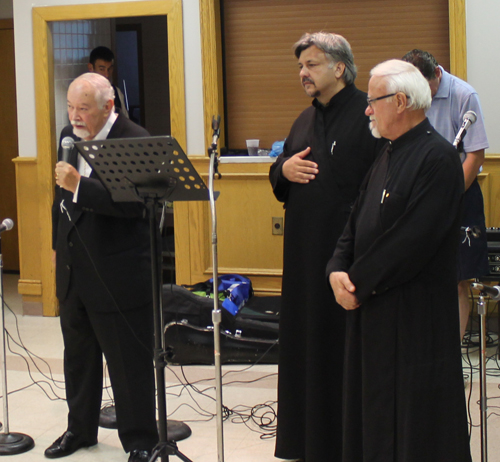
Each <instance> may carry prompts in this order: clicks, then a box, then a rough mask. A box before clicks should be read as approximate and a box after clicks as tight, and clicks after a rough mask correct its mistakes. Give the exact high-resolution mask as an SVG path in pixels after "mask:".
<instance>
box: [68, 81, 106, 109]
mask: <svg viewBox="0 0 500 462" xmlns="http://www.w3.org/2000/svg"><path fill="white" fill-rule="evenodd" d="M82 82H87V83H89V84H90V85H91V87H92V88H93V89H94V91H95V94H94V96H95V100H96V103H97V106H98V107H99V109H102V108H103V107H104V105H105V104H106V103H107V102H108V101H109V100H114V99H115V90H114V89H113V87H112V86H111V84H110V83H109V80H108V79H107V78H106V77H103V76H102V75H100V74H97V73H95V72H87V73H86V74H82V75H80V76H79V77H77V78H76V79H75V80H73V82H71V85H70V86H77V85H81V84H82Z"/></svg>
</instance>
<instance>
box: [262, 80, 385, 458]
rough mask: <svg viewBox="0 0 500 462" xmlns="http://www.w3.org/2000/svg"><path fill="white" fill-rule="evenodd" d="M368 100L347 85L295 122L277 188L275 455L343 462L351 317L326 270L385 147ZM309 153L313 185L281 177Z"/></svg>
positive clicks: (274, 173) (276, 171)
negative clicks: (280, 231) (280, 238)
mask: <svg viewBox="0 0 500 462" xmlns="http://www.w3.org/2000/svg"><path fill="white" fill-rule="evenodd" d="M365 109H366V94H365V93H363V92H361V91H359V90H358V89H356V87H355V86H354V85H350V86H348V87H346V88H344V89H343V90H341V91H340V92H339V93H338V94H337V95H335V96H334V97H333V98H332V100H331V101H330V103H329V105H328V106H326V107H324V106H321V105H320V104H319V103H318V102H317V100H314V102H313V106H311V107H309V108H308V109H306V110H305V111H304V112H303V113H302V114H301V115H300V116H299V117H298V119H297V120H296V121H295V123H294V125H293V126H292V129H291V131H290V134H289V136H288V138H287V140H286V143H285V147H284V152H283V154H282V155H281V156H280V157H279V158H278V159H277V161H276V163H275V164H274V165H273V166H272V167H271V171H270V180H271V183H272V186H273V190H274V193H275V195H276V197H277V199H278V200H280V201H282V202H284V203H285V208H286V216H285V241H284V262H283V285H282V305H281V312H280V336H279V341H280V358H279V383H278V400H279V403H278V433H277V442H276V456H277V457H281V458H284V459H293V458H305V459H306V460H307V462H327V461H328V462H329V461H339V460H340V457H341V443H342V440H341V425H342V423H341V407H342V369H343V354H344V343H345V313H344V311H343V309H342V308H341V307H339V306H338V305H337V304H336V303H335V299H334V298H333V295H332V293H331V291H330V290H329V289H328V286H327V285H326V284H325V280H324V272H325V267H326V264H327V262H328V260H329V258H330V257H331V256H332V253H333V250H334V248H335V244H336V241H337V239H338V237H339V236H340V234H341V233H342V230H343V229H344V226H345V223H346V221H347V218H348V216H349V213H350V211H351V207H352V205H353V203H354V201H355V199H356V197H357V194H358V191H359V186H360V185H361V182H362V181H363V178H364V177H365V175H366V173H367V171H368V170H369V168H370V166H371V165H372V163H373V161H374V159H375V158H376V155H377V153H378V152H379V149H378V148H379V147H380V146H381V143H380V142H378V141H377V140H375V138H373V136H372V135H371V133H370V130H369V128H368V117H366V116H365V115H364V111H365ZM309 146H310V147H311V148H312V150H311V153H310V155H309V156H308V157H307V160H313V161H314V162H316V163H317V164H318V169H319V174H318V175H317V176H316V179H314V180H313V181H311V182H310V183H309V184H298V183H291V182H289V181H288V180H286V179H285V178H284V177H283V176H282V174H281V170H282V166H283V163H284V161H286V160H287V159H288V158H289V157H290V156H292V155H294V154H296V153H298V152H300V151H303V150H304V149H306V148H307V147H309Z"/></svg>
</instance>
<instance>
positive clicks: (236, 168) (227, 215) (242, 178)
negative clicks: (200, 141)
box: [174, 158, 284, 295]
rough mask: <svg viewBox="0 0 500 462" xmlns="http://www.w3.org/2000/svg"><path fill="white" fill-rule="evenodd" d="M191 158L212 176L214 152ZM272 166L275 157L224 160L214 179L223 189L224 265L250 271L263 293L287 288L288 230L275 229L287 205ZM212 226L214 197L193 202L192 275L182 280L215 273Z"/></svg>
mask: <svg viewBox="0 0 500 462" xmlns="http://www.w3.org/2000/svg"><path fill="white" fill-rule="evenodd" d="M191 161H192V162H193V164H194V166H195V168H196V170H197V171H198V173H199V174H200V175H201V176H202V178H203V179H204V180H205V182H208V168H209V160H208V158H195V159H193V158H192V159H191ZM269 167H270V163H264V164H221V165H220V166H219V171H220V172H221V174H222V178H221V179H217V180H215V181H214V189H215V190H216V191H219V192H220V196H219V198H218V199H217V201H216V212H217V250H218V270H219V273H221V274H227V273H237V274H244V275H246V276H248V277H250V279H251V280H252V283H253V286H254V290H255V292H256V293H258V294H267V295H269V294H275V295H277V294H279V293H280V290H281V275H282V259H283V236H277V235H273V234H272V217H273V216H278V217H283V215H284V211H283V206H282V204H280V203H278V202H277V201H276V200H275V198H274V195H273V193H272V190H271V186H270V184H269V179H268V175H269ZM174 207H175V206H174ZM183 229H184V227H183ZM211 231H212V222H211V214H210V207H209V203H208V202H205V203H204V202H194V203H191V204H190V210H189V233H190V247H189V252H190V256H191V274H190V278H189V279H188V280H182V279H181V276H180V275H178V277H177V283H178V284H183V283H185V284H193V283H195V282H200V281H204V280H206V279H209V278H211V277H212V271H213V267H212V241H211ZM175 232H176V234H177V233H178V229H177V226H176V231H175ZM176 249H177V247H176ZM181 258H182V256H181Z"/></svg>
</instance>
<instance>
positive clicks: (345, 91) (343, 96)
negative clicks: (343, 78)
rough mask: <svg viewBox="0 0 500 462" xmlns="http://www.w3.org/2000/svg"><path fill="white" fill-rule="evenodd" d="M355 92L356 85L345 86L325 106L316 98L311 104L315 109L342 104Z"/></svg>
mask: <svg viewBox="0 0 500 462" xmlns="http://www.w3.org/2000/svg"><path fill="white" fill-rule="evenodd" d="M355 91H356V85H354V84H353V83H351V84H350V85H346V86H345V87H344V88H342V90H340V91H339V92H338V93H335V95H333V96H332V98H331V99H330V101H328V103H327V104H326V105H324V104H321V103H320V102H319V101H318V99H317V98H314V100H313V102H312V104H313V106H314V107H315V108H327V107H331V106H333V105H336V104H342V103H344V102H345V101H346V100H347V99H348V98H349V97H350V96H351V95H352V94H353V93H354V92H355Z"/></svg>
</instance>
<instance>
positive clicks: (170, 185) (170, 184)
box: [75, 136, 209, 202]
mask: <svg viewBox="0 0 500 462" xmlns="http://www.w3.org/2000/svg"><path fill="white" fill-rule="evenodd" d="M75 146H76V148H77V149H78V151H79V152H80V153H81V155H82V156H83V157H84V158H85V160H86V161H87V162H88V163H89V164H90V166H91V167H92V169H93V171H94V172H95V173H96V175H97V176H98V177H99V179H100V180H101V181H102V183H103V184H104V186H105V187H106V189H107V190H108V191H109V193H110V194H111V197H112V198H113V200H114V201H115V202H144V200H145V198H152V199H155V200H158V201H172V202H173V201H206V200H208V199H209V196H208V189H207V187H206V185H205V183H204V182H203V180H202V179H201V177H200V176H199V175H198V172H197V171H196V170H195V168H194V167H193V165H192V164H191V162H190V161H189V159H188V158H187V156H186V154H185V153H184V151H183V150H182V148H181V147H180V146H179V143H178V142H177V140H176V139H175V138H173V137H171V136H154V137H149V138H118V139H109V140H94V141H80V142H77V143H75Z"/></svg>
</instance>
